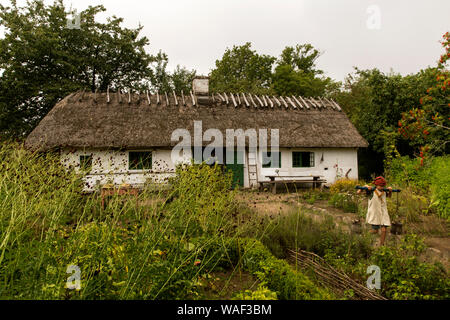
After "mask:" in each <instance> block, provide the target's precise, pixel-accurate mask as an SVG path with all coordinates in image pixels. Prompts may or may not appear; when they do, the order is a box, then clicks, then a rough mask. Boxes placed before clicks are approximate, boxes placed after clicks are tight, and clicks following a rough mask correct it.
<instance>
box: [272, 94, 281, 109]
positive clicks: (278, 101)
mask: <svg viewBox="0 0 450 320" xmlns="http://www.w3.org/2000/svg"><path fill="white" fill-rule="evenodd" d="M272 97H273V99H274V100H275V102H276V103H277V105H278V107H280V108H281V102H280V100H278V99H277V97H275V96H272Z"/></svg>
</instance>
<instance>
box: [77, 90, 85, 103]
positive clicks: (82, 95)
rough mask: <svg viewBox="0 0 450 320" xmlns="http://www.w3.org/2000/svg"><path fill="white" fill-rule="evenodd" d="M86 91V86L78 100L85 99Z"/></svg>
mask: <svg viewBox="0 0 450 320" xmlns="http://www.w3.org/2000/svg"><path fill="white" fill-rule="evenodd" d="M85 92H86V88H83V91H81V95H80V97H79V98H78V101H80V102H81V101H82V100H83V98H84V93H85Z"/></svg>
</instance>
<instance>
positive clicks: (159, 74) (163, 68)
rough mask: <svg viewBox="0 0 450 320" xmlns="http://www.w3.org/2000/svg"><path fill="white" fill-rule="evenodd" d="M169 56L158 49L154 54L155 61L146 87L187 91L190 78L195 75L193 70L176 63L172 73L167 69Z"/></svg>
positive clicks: (189, 88)
mask: <svg viewBox="0 0 450 320" xmlns="http://www.w3.org/2000/svg"><path fill="white" fill-rule="evenodd" d="M168 63H169V57H168V56H167V54H165V53H163V52H161V51H159V52H158V54H157V55H156V56H155V63H154V65H153V66H152V71H153V74H152V77H151V79H150V81H149V83H148V87H149V88H150V89H151V90H152V91H154V92H172V90H175V92H177V93H180V92H184V93H187V92H189V91H191V89H192V80H193V79H194V77H195V75H196V73H197V72H196V71H195V70H188V69H187V68H186V67H180V66H179V65H177V67H176V68H175V70H174V71H173V73H170V71H168V70H167V64H168Z"/></svg>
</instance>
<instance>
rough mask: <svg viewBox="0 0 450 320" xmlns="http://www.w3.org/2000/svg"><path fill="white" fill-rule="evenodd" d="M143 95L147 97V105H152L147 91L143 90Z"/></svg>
mask: <svg viewBox="0 0 450 320" xmlns="http://www.w3.org/2000/svg"><path fill="white" fill-rule="evenodd" d="M145 94H146V95H147V101H148V105H149V106H150V105H151V104H152V100H151V99H150V95H149V94H148V90H145Z"/></svg>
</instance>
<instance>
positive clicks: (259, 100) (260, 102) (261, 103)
mask: <svg viewBox="0 0 450 320" xmlns="http://www.w3.org/2000/svg"><path fill="white" fill-rule="evenodd" d="M255 97H256V100H258V102H259V104H260V105H261V108H264V104H263V102H262V101H261V99H259V97H258V95H256V94H255Z"/></svg>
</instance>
